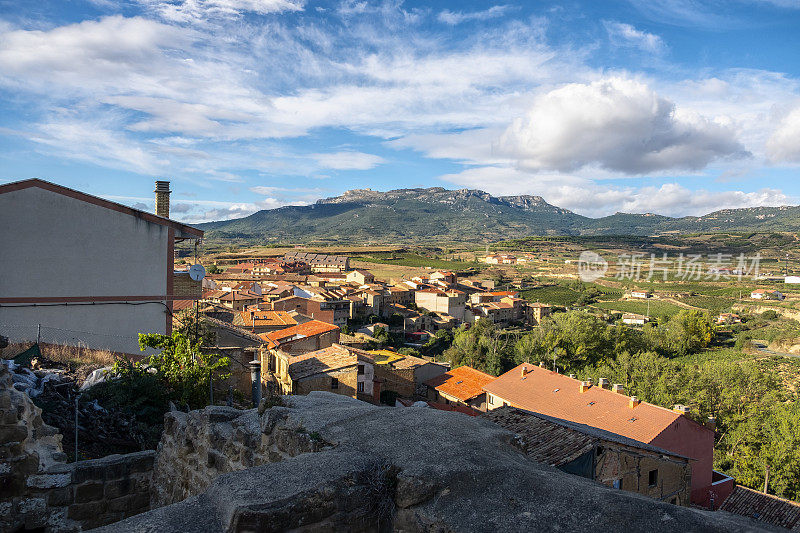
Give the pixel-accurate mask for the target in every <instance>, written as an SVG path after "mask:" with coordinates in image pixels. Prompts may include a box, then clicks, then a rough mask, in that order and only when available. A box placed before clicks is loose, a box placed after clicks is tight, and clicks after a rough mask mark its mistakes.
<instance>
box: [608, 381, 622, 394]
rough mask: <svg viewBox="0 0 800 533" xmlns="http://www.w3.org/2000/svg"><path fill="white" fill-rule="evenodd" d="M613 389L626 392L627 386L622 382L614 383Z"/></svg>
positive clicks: (620, 392)
mask: <svg viewBox="0 0 800 533" xmlns="http://www.w3.org/2000/svg"><path fill="white" fill-rule="evenodd" d="M611 390H612V391H614V392H616V393H618V394H625V386H624V385H623V384H622V383H614V386H612V387H611Z"/></svg>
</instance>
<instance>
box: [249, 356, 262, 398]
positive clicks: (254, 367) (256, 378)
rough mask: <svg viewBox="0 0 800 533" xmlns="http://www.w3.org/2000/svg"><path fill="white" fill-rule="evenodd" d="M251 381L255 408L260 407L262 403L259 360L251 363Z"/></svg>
mask: <svg viewBox="0 0 800 533" xmlns="http://www.w3.org/2000/svg"><path fill="white" fill-rule="evenodd" d="M250 381H251V382H252V387H253V389H252V391H253V393H252V394H253V407H258V405H259V404H260V403H261V361H259V360H258V359H254V360H252V361H250Z"/></svg>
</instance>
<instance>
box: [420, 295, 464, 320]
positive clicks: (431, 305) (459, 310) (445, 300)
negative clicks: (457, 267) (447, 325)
mask: <svg viewBox="0 0 800 533" xmlns="http://www.w3.org/2000/svg"><path fill="white" fill-rule="evenodd" d="M466 301H467V297H466V293H464V292H463V291H459V290H456V289H453V290H447V291H444V290H441V289H421V290H418V291H417V292H416V293H414V302H415V303H416V304H417V307H421V308H422V309H425V310H427V311H433V312H438V313H445V314H448V315H450V316H452V317H455V318H456V319H457V320H463V319H464V304H465V303H466Z"/></svg>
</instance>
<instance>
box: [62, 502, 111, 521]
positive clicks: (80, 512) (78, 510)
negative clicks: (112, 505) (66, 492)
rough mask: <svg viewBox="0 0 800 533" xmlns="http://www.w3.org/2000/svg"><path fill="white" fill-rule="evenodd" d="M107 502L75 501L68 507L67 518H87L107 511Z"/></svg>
mask: <svg viewBox="0 0 800 533" xmlns="http://www.w3.org/2000/svg"><path fill="white" fill-rule="evenodd" d="M105 507H106V502H88V503H73V504H72V505H70V506H69V508H68V509H67V518H71V519H72V520H87V519H89V518H92V517H93V516H97V515H99V514H101V513H103V512H104V511H105Z"/></svg>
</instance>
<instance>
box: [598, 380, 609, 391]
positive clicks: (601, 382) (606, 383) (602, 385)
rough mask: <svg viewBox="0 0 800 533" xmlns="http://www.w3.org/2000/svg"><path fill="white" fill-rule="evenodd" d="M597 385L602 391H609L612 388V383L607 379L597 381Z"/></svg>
mask: <svg viewBox="0 0 800 533" xmlns="http://www.w3.org/2000/svg"><path fill="white" fill-rule="evenodd" d="M597 384H598V385H599V386H600V388H601V389H609V388H611V382H610V381H609V380H608V379H606V378H600V379H598V380H597Z"/></svg>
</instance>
